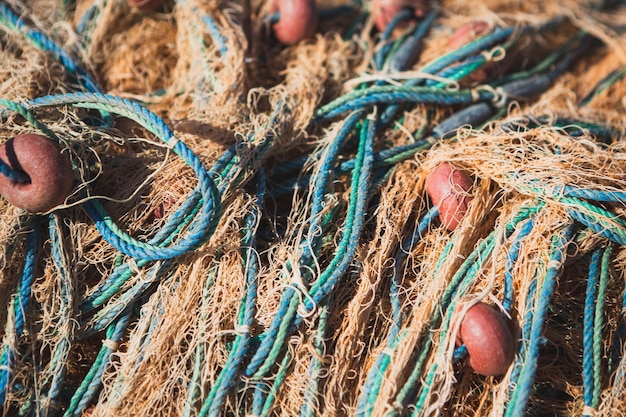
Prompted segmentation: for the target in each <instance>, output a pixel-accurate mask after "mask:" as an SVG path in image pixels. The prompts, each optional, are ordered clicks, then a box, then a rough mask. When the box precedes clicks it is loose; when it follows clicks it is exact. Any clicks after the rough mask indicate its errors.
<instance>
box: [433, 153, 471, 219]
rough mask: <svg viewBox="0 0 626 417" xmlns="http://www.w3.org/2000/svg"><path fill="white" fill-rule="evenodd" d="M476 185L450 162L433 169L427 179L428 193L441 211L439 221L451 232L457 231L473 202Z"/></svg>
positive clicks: (466, 174)
mask: <svg viewBox="0 0 626 417" xmlns="http://www.w3.org/2000/svg"><path fill="white" fill-rule="evenodd" d="M473 185H474V183H473V182H472V179H471V178H470V176H469V174H468V173H467V172H466V171H464V170H462V169H459V168H457V167H456V166H454V165H453V164H451V163H449V162H444V163H443V164H441V165H438V166H437V167H435V169H433V171H432V172H431V173H430V174H428V177H427V178H426V192H427V193H428V196H429V197H430V199H431V201H432V203H433V205H435V206H437V208H438V211H439V220H440V221H441V223H442V224H443V225H444V227H445V228H446V229H448V230H450V231H453V230H455V229H456V228H457V227H458V226H459V223H460V222H461V220H462V219H463V217H464V216H465V213H467V210H468V209H469V204H470V202H471V201H472V198H473V196H472V194H471V191H472V188H473Z"/></svg>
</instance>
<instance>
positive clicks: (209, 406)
mask: <svg viewBox="0 0 626 417" xmlns="http://www.w3.org/2000/svg"><path fill="white" fill-rule="evenodd" d="M265 190H266V186H265V173H264V171H263V170H262V169H261V170H259V171H258V172H257V195H256V201H255V205H254V206H253V207H252V208H251V210H250V211H249V212H248V213H247V214H246V216H245V218H244V230H245V233H244V237H243V240H242V244H241V249H242V255H243V259H244V270H245V271H246V288H245V291H244V293H245V297H244V300H242V305H241V307H240V312H239V318H238V324H237V325H238V327H239V328H240V329H245V330H238V331H237V337H236V339H235V342H234V345H235V346H236V347H235V348H234V349H233V351H231V353H230V355H229V357H228V360H227V362H226V365H224V368H223V369H222V371H221V372H220V375H219V376H218V378H217V381H216V383H215V385H214V386H213V388H212V389H211V391H210V392H209V395H208V396H207V398H206V399H205V401H204V403H203V405H202V407H201V409H200V412H199V413H198V416H199V417H202V416H205V415H209V416H217V415H219V414H220V412H221V408H222V405H223V404H224V401H225V399H226V395H227V394H228V393H229V391H230V390H231V389H232V388H233V387H234V386H235V384H236V383H237V372H238V371H239V370H240V368H241V366H242V364H243V360H244V358H245V355H246V353H247V352H248V349H249V346H250V330H249V328H250V326H251V325H252V324H253V322H254V314H255V312H256V297H257V287H258V282H257V280H258V271H259V263H258V257H257V253H256V232H257V229H258V227H259V221H260V218H261V207H262V204H263V199H264V197H265Z"/></svg>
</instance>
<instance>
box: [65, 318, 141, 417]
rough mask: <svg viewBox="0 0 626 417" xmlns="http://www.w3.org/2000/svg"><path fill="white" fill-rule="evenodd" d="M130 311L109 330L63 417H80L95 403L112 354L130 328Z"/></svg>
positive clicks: (111, 325)
mask: <svg viewBox="0 0 626 417" xmlns="http://www.w3.org/2000/svg"><path fill="white" fill-rule="evenodd" d="M128 310H129V311H127V312H125V313H124V314H123V315H121V316H120V317H119V318H118V319H117V320H116V321H115V323H111V324H110V325H109V327H108V328H107V330H106V339H105V341H104V342H103V343H102V347H101V348H100V351H99V352H98V356H97V357H96V360H95V361H94V363H93V364H92V365H91V368H90V369H89V372H87V375H86V376H85V378H84V379H83V381H82V382H81V384H80V386H79V387H78V389H77V390H76V391H75V392H74V395H73V396H72V398H71V400H70V403H69V406H68V408H67V410H65V413H64V414H63V417H80V416H81V415H82V414H83V411H85V409H86V408H87V407H88V406H89V404H90V402H91V401H93V399H94V397H95V394H96V392H97V391H98V390H99V389H100V387H101V385H102V381H101V378H102V375H103V373H104V370H105V368H106V366H107V365H108V363H109V359H110V357H111V354H112V353H113V352H114V351H115V350H116V349H113V348H114V347H115V346H116V345H117V344H118V343H119V341H120V340H121V338H122V336H123V335H124V332H125V331H126V328H127V327H128V323H129V321H130V316H131V315H132V310H131V309H128Z"/></svg>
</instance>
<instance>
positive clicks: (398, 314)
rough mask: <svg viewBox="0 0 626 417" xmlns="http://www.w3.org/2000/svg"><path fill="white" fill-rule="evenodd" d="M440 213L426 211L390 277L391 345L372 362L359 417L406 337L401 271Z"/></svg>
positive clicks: (373, 399) (369, 407)
mask: <svg viewBox="0 0 626 417" xmlns="http://www.w3.org/2000/svg"><path fill="white" fill-rule="evenodd" d="M438 215H439V212H438V210H437V208H436V207H433V208H431V209H430V210H429V211H428V212H427V213H426V214H424V216H423V218H422V220H421V221H420V222H419V225H418V227H417V229H416V230H415V232H414V233H413V234H412V235H411V236H409V238H407V239H406V240H405V241H404V242H402V245H400V249H399V250H398V252H397V253H396V256H395V258H394V266H393V272H392V275H391V278H390V279H389V298H390V303H391V309H392V322H391V327H390V329H389V332H388V335H387V344H386V347H385V350H383V351H382V352H381V353H380V355H379V356H378V357H377V358H376V361H375V362H374V364H373V365H372V367H371V369H370V371H369V373H368V375H367V378H366V380H365V383H364V384H363V388H362V389H361V395H360V396H359V400H358V403H357V409H356V413H355V415H357V416H368V415H370V414H371V412H372V410H373V408H374V405H375V402H376V399H377V396H378V393H379V392H380V387H381V384H382V382H383V377H384V375H385V372H386V370H387V367H388V366H389V363H390V362H391V354H392V353H391V352H393V351H394V349H395V348H396V347H397V346H398V344H399V343H400V341H401V340H402V339H403V336H402V335H400V334H399V333H400V329H401V328H402V322H403V310H402V301H401V299H400V293H401V291H402V288H401V278H400V276H401V270H402V268H403V267H404V264H405V261H406V259H407V258H408V256H409V254H410V253H411V251H412V250H413V248H414V246H415V245H416V244H417V243H418V242H419V241H420V240H421V239H422V237H423V236H424V235H425V234H426V231H427V230H428V228H429V227H430V225H431V223H432V221H433V220H434V219H435V218H437V216H438Z"/></svg>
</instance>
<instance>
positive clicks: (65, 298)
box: [39, 214, 73, 415]
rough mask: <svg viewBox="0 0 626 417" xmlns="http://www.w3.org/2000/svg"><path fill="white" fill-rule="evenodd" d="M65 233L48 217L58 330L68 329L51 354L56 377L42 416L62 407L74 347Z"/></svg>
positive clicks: (41, 406) (41, 404)
mask: <svg viewBox="0 0 626 417" xmlns="http://www.w3.org/2000/svg"><path fill="white" fill-rule="evenodd" d="M61 231H62V230H61V222H60V219H59V218H58V216H57V215H55V214H50V215H49V216H48V234H49V236H50V244H51V252H52V259H53V262H54V269H55V271H56V275H57V279H58V281H59V282H60V289H61V294H60V295H61V297H60V304H61V305H60V308H59V310H60V314H59V316H60V317H59V321H58V322H57V325H56V328H57V329H59V330H65V333H64V334H62V335H61V339H60V340H59V342H58V343H57V345H56V346H55V347H54V351H53V353H52V355H51V356H52V358H51V360H50V366H51V368H52V369H51V370H50V373H51V374H52V380H51V381H50V388H49V390H48V394H47V395H46V396H45V398H44V401H43V402H42V403H40V404H39V407H40V408H39V413H40V414H41V415H46V414H47V413H49V412H50V411H49V408H52V407H55V406H58V405H57V404H58V403H59V396H60V395H61V392H62V390H63V384H64V383H65V375H66V372H67V364H68V359H69V353H70V348H71V343H70V338H71V337H72V330H73V328H72V309H73V303H72V301H73V294H72V287H73V286H72V276H71V274H70V272H69V270H68V265H67V262H66V260H65V255H64V252H63V243H62V235H61ZM48 407H49V408H48Z"/></svg>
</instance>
